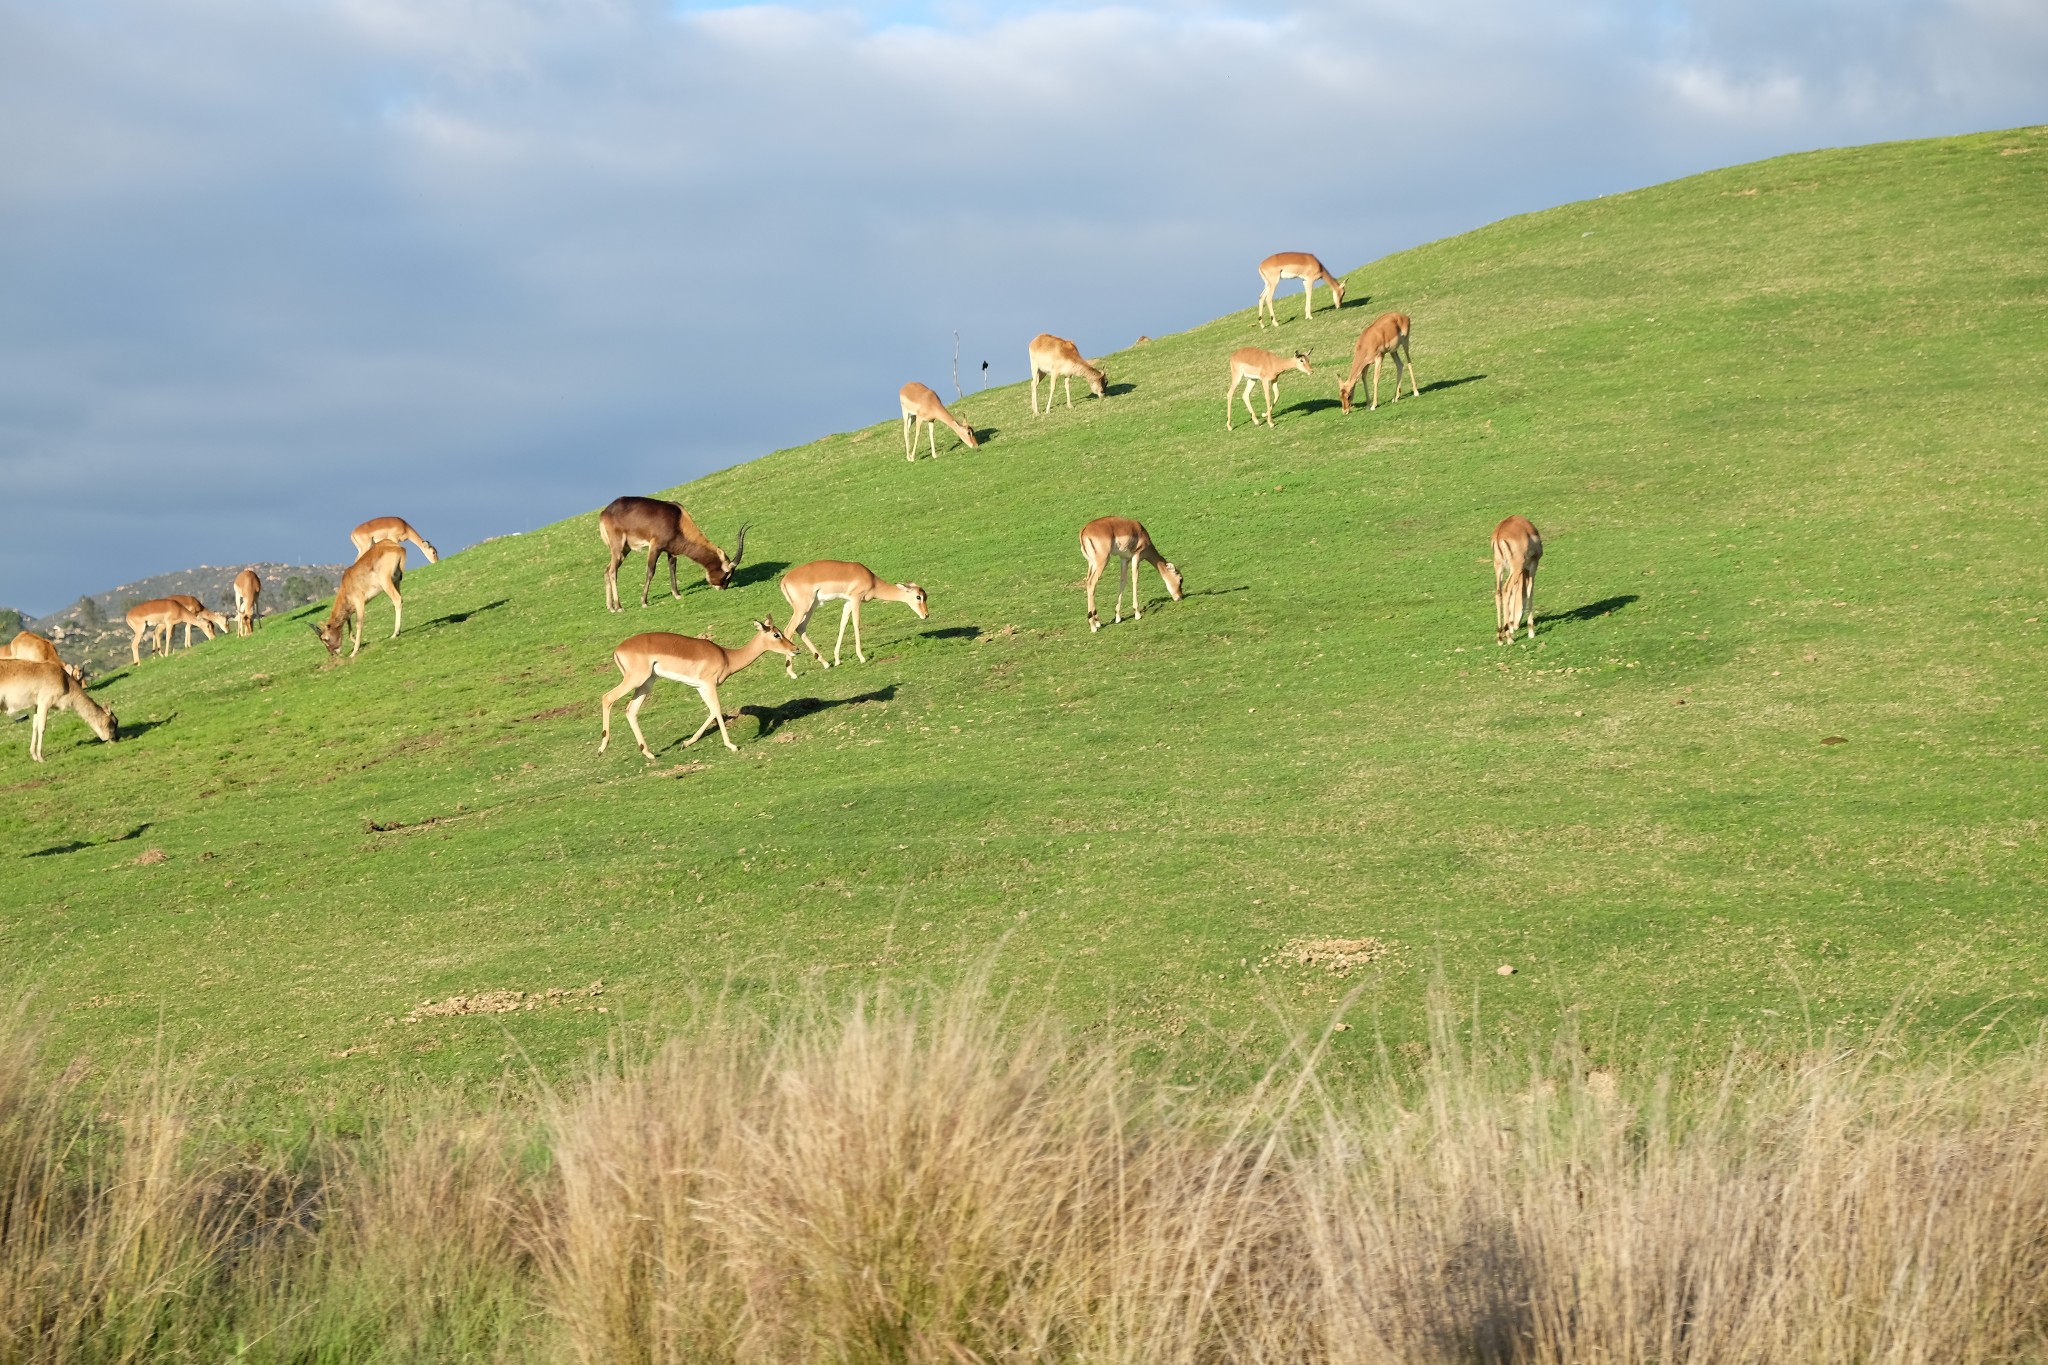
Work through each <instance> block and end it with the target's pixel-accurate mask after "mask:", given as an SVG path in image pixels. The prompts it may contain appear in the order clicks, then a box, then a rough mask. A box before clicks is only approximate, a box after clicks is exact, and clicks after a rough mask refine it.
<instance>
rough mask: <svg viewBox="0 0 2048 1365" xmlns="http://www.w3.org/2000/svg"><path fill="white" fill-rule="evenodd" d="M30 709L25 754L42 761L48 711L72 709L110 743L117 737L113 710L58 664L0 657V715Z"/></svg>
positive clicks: (117, 732) (117, 725) (118, 734)
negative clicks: (32, 713) (97, 699)
mask: <svg viewBox="0 0 2048 1365" xmlns="http://www.w3.org/2000/svg"><path fill="white" fill-rule="evenodd" d="M30 709H33V710H34V711H35V713H36V715H35V723H34V724H33V725H32V726H31V727H30V728H29V732H28V756H29V757H30V758H32V759H34V760H35V761H36V762H38V763H40V762H42V761H43V728H44V726H46V725H47V724H48V723H49V719H50V712H52V711H75V712H77V713H78V716H79V719H81V720H83V721H84V722H85V723H86V724H87V725H90V726H91V727H92V732H93V733H94V734H96V735H98V736H99V737H100V738H101V739H102V740H104V741H106V742H107V743H109V744H112V743H113V742H114V741H115V740H116V739H118V738H119V737H120V734H121V730H120V726H119V724H118V723H117V722H116V721H115V719H114V713H113V712H112V711H109V710H107V709H106V708H105V707H104V706H101V705H100V704H99V703H98V702H96V701H94V700H93V699H92V698H91V697H89V696H87V695H86V691H85V688H84V687H82V686H81V685H80V684H79V681H78V679H76V678H74V677H72V676H71V675H70V674H69V673H67V672H65V671H64V666H63V665H62V664H53V663H45V662H43V661H41V660H33V659H6V660H0V715H6V716H12V715H15V714H17V713H19V712H22V711H27V710H30Z"/></svg>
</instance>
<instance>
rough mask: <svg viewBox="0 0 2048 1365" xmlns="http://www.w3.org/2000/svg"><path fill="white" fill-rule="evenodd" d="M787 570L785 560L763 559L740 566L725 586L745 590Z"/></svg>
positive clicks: (787, 565)
mask: <svg viewBox="0 0 2048 1365" xmlns="http://www.w3.org/2000/svg"><path fill="white" fill-rule="evenodd" d="M788 568H789V561H788V560H786V559H763V560H760V561H759V562H757V563H753V564H742V565H740V567H739V568H738V569H737V570H735V571H734V573H733V576H732V582H731V583H730V584H728V585H727V586H729V587H734V588H746V587H751V586H753V585H754V584H756V583H765V582H767V581H768V580H769V579H771V578H773V577H775V576H776V575H777V574H779V573H782V572H783V571H785V570H786V569H788ZM706 586H709V585H708V584H707V585H706Z"/></svg>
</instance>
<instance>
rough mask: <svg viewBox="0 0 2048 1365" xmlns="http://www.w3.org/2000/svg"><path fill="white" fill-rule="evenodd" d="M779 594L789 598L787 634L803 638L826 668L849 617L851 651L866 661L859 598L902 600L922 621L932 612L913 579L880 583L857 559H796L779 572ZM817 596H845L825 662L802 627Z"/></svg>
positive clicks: (829, 599) (834, 598)
mask: <svg viewBox="0 0 2048 1365" xmlns="http://www.w3.org/2000/svg"><path fill="white" fill-rule="evenodd" d="M782 596H783V599H784V600H785V601H787V602H788V603H789V632H788V633H789V634H790V636H791V637H793V638H795V639H797V640H801V641H802V642H803V644H804V647H805V648H806V649H808V650H810V651H811V653H812V655H814V656H815V657H816V658H817V660H818V662H819V663H820V664H822V665H823V666H824V667H826V668H836V667H838V666H839V651H840V648H841V647H842V646H843V645H845V643H846V623H847V622H848V621H851V622H853V654H854V657H855V658H857V659H859V660H860V661H861V662H862V663H866V662H867V661H868V656H867V654H866V653H865V652H864V651H863V650H862V649H861V642H860V604H861V603H863V602H901V603H902V604H903V605H904V606H906V607H909V608H910V609H911V610H912V611H914V612H916V613H917V618H918V619H919V620H920V621H922V620H925V619H927V618H929V617H930V616H931V609H930V608H929V607H928V606H926V605H925V598H924V589H923V588H920V587H918V586H917V584H915V583H884V582H883V581H882V580H881V579H879V578H877V577H875V575H874V573H873V572H872V571H871V570H870V569H869V568H868V567H867V565H865V564H855V563H853V562H851V561H849V560H844V559H816V560H812V561H811V562H810V563H809V564H799V565H798V566H797V567H796V568H794V569H791V570H790V571H789V572H788V573H786V574H784V575H783V576H782ZM820 602H844V603H846V605H845V606H844V607H843V608H841V609H840V612H839V639H838V640H837V641H835V642H834V643H833V645H832V662H831V663H829V664H828V663H825V656H824V655H823V654H820V653H818V647H817V646H816V645H814V644H812V643H811V637H810V635H809V633H808V632H807V630H806V627H808V626H809V625H810V623H811V613H812V612H813V611H815V610H817V606H818V604H819V603H820Z"/></svg>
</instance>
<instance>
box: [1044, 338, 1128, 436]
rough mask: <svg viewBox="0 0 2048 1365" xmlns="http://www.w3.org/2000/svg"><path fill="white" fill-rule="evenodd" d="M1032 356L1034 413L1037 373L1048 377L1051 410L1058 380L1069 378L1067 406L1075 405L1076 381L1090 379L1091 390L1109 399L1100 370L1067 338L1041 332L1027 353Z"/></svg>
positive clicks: (1047, 392)
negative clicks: (1055, 383) (1084, 357)
mask: <svg viewBox="0 0 2048 1365" xmlns="http://www.w3.org/2000/svg"><path fill="white" fill-rule="evenodd" d="M1025 354H1026V355H1028V356H1029V357H1030V359H1031V414H1032V416H1034V417H1036V416H1038V415H1039V413H1038V376H1040V375H1044V376H1045V410H1046V412H1048V413H1050V412H1051V411H1052V385H1053V381H1054V380H1056V379H1064V380H1066V381H1067V406H1068V407H1070V408H1071V407H1073V406H1074V381H1075V380H1076V379H1085V380H1087V381H1088V392H1090V393H1092V394H1094V395H1095V396H1096V397H1097V398H1106V397H1108V395H1109V388H1108V385H1107V383H1106V382H1105V380H1104V378H1103V374H1102V371H1101V370H1098V369H1096V368H1095V367H1094V366H1093V365H1090V364H1089V363H1088V362H1087V361H1086V360H1085V359H1083V358H1082V356H1081V349H1080V348H1079V347H1078V346H1076V345H1074V343H1073V342H1071V341H1068V340H1067V339H1066V338H1065V337H1056V336H1054V335H1053V334H1052V333H1051V332H1040V333H1039V334H1038V335H1037V336H1035V337H1033V338H1031V345H1030V347H1029V348H1028V349H1027V350H1026V352H1025Z"/></svg>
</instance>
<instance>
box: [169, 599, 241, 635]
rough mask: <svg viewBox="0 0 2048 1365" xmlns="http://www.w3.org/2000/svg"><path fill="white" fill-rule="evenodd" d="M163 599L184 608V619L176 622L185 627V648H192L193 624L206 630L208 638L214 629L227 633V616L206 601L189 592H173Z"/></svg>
mask: <svg viewBox="0 0 2048 1365" xmlns="http://www.w3.org/2000/svg"><path fill="white" fill-rule="evenodd" d="M164 601H166V602H176V603H177V604H178V605H179V606H181V607H183V608H184V609H185V612H186V616H185V619H184V620H182V621H179V622H177V623H176V624H177V625H181V626H183V627H184V628H185V648H187V649H190V648H192V627H194V626H198V627H199V628H200V629H201V630H204V631H206V638H207V639H209V640H211V639H212V638H213V634H214V631H219V632H220V633H221V634H223V635H225V634H227V629H228V618H227V617H225V616H223V615H222V614H221V613H219V612H217V611H215V610H213V609H212V608H211V607H209V606H207V605H206V603H204V602H202V601H200V600H199V599H198V598H196V597H194V596H193V595H192V594H191V593H189V592H174V593H172V594H171V595H170V596H169V597H166V598H165V599H164ZM208 626H211V627H212V628H213V629H212V630H207V627H208Z"/></svg>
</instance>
